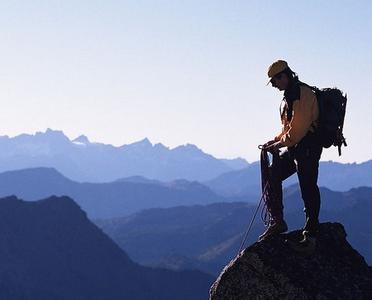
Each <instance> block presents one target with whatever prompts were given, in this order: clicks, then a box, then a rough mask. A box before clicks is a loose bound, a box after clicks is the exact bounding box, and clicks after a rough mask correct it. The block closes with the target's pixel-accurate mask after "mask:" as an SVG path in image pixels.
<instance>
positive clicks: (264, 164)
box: [238, 145, 278, 254]
mask: <svg viewBox="0 0 372 300" xmlns="http://www.w3.org/2000/svg"><path fill="white" fill-rule="evenodd" d="M258 149H260V150H261V160H260V163H261V188H262V193H261V197H260V199H259V201H258V205H257V207H256V210H255V212H254V214H253V216H252V218H251V221H250V222H249V225H248V228H247V229H246V231H245V234H244V236H243V240H242V242H241V244H240V247H239V251H238V254H239V253H240V252H241V251H242V249H243V247H244V244H245V242H246V240H247V238H248V235H249V233H250V231H251V229H252V226H253V223H254V221H255V219H256V216H257V213H258V211H259V209H260V207H261V205H262V203H263V206H262V210H261V220H262V221H263V223H264V224H265V226H269V224H270V222H271V221H272V216H271V214H270V211H269V209H268V207H267V205H268V202H269V201H270V197H272V196H271V195H273V188H272V185H271V180H270V172H271V171H270V162H269V157H268V153H267V152H268V151H267V150H265V148H264V146H263V145H259V146H258ZM274 155H278V153H275V154H274Z"/></svg>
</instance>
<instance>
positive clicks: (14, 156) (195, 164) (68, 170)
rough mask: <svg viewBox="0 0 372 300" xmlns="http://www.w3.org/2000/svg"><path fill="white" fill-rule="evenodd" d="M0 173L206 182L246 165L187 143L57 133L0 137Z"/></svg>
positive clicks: (103, 179) (80, 178)
mask: <svg viewBox="0 0 372 300" xmlns="http://www.w3.org/2000/svg"><path fill="white" fill-rule="evenodd" d="M0 148H1V151H0V172H2V171H8V170H16V169H25V168H33V167H53V168H56V169H57V170H58V171H59V172H61V173H62V174H64V175H65V176H67V177H68V178H71V179H73V180H75V181H79V182H84V181H88V182H108V181H114V180H116V179H118V178H122V177H129V176H138V175H140V176H144V177H147V178H152V179H158V180H162V181H170V180H175V179H188V180H199V181H201V180H208V179H211V178H214V177H216V176H218V175H220V174H222V173H225V172H228V171H232V170H236V169H241V168H244V167H246V166H248V165H249V164H248V163H247V162H246V161H245V160H244V159H242V158H237V159H217V158H215V157H213V156H212V155H209V154H207V153H204V152H203V151H202V150H201V149H199V148H198V147H196V146H195V145H192V144H186V145H181V146H178V147H175V148H174V149H169V148H168V147H166V146H164V145H163V144H161V143H157V144H155V145H153V144H152V143H151V142H150V141H149V140H148V139H147V138H145V139H143V140H141V141H138V142H135V143H132V144H128V145H122V146H119V147H115V146H113V145H108V144H102V143H92V142H90V141H89V139H88V138H87V137H86V136H84V135H81V136H79V137H78V138H76V139H74V140H70V139H69V138H68V137H67V136H65V135H64V133H63V132H62V131H58V130H51V129H47V130H46V131H45V132H37V133H36V134H34V135H32V134H21V135H18V136H15V137H12V138H10V137H8V136H0Z"/></svg>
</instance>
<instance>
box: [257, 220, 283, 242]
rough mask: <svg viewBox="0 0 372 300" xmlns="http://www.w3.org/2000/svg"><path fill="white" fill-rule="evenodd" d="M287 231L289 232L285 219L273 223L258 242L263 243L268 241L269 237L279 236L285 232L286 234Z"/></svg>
mask: <svg viewBox="0 0 372 300" xmlns="http://www.w3.org/2000/svg"><path fill="white" fill-rule="evenodd" d="M287 230H288V226H287V223H286V222H285V221H284V220H283V219H281V220H278V221H272V222H270V224H269V226H268V227H267V228H266V230H265V231H264V233H263V234H261V235H260V236H259V237H258V241H259V242H261V241H263V240H265V239H267V238H268V237H272V236H275V235H279V234H281V233H283V232H286V231H287Z"/></svg>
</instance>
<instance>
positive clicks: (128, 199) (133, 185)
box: [0, 168, 238, 218]
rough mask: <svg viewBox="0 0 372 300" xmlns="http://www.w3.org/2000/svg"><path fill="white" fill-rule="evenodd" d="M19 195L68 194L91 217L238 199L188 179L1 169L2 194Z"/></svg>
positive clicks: (31, 198) (36, 169) (30, 199)
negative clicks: (85, 179)
mask: <svg viewBox="0 0 372 300" xmlns="http://www.w3.org/2000/svg"><path fill="white" fill-rule="evenodd" d="M9 195H16V196H18V197H20V198H22V199H24V200H29V201H35V200H38V199H42V198H46V197H49V196H51V195H57V196H63V195H66V196H69V197H71V198H73V199H74V200H75V201H76V202H77V203H78V204H79V205H80V206H81V208H82V209H83V210H84V211H86V212H87V214H88V216H89V217H90V218H112V217H122V216H125V215H129V214H132V213H135V212H138V211H140V210H142V209H145V208H151V207H172V206H178V205H193V204H208V203H213V202H222V201H236V200H237V199H238V198H231V199H227V198H225V197H222V196H218V195H216V194H215V193H214V192H213V191H211V190H210V189H209V188H208V187H206V186H204V185H202V184H200V183H198V182H196V181H192V182H190V181H187V180H184V179H183V180H175V181H171V182H166V183H163V182H159V181H155V180H148V179H146V178H143V177H138V176H137V177H129V178H124V179H121V180H117V181H114V182H109V183H79V182H75V181H72V180H70V179H68V178H66V177H64V176H63V175H62V174H60V173H59V172H58V171H56V170H55V169H52V168H32V169H24V170H17V171H7V172H3V173H0V197H5V196H9Z"/></svg>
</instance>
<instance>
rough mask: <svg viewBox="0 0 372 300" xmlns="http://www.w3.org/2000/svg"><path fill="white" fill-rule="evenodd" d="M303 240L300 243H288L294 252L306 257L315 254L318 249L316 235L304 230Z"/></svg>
mask: <svg viewBox="0 0 372 300" xmlns="http://www.w3.org/2000/svg"><path fill="white" fill-rule="evenodd" d="M302 235H303V239H302V240H301V241H299V242H293V241H287V242H288V243H289V245H290V246H291V247H292V249H293V250H295V251H297V252H300V253H303V254H305V255H311V254H313V253H314V251H315V248H316V237H315V235H314V234H310V232H309V231H307V230H304V231H303V232H302Z"/></svg>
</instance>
